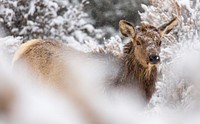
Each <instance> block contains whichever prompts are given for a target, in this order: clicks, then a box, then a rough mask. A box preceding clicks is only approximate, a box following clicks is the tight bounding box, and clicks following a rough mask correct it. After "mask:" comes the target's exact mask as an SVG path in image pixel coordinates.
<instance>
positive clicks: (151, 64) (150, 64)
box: [147, 62, 159, 67]
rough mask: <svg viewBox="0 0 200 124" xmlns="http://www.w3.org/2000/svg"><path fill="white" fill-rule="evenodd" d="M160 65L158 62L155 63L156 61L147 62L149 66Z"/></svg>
mask: <svg viewBox="0 0 200 124" xmlns="http://www.w3.org/2000/svg"><path fill="white" fill-rule="evenodd" d="M158 65H159V63H156V64H155V63H150V62H147V66H148V67H153V66H154V67H156V66H158Z"/></svg>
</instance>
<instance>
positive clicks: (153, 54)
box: [13, 18, 178, 101]
mask: <svg viewBox="0 0 200 124" xmlns="http://www.w3.org/2000/svg"><path fill="white" fill-rule="evenodd" d="M177 23H178V19H177V18H174V19H172V20H171V21H169V22H168V23H166V24H164V25H162V26H160V27H159V28H156V27H154V26H152V25H149V24H145V23H141V25H140V26H138V27H134V26H133V25H132V24H131V23H129V22H127V21H125V20H121V21H120V22H119V28H120V31H121V33H122V35H124V36H125V37H128V38H130V39H131V41H130V42H129V43H127V44H126V45H124V51H123V55H121V56H114V55H110V54H109V55H108V54H106V53H82V52H80V51H77V50H75V49H73V48H70V47H68V46H66V45H65V44H64V43H62V42H55V41H52V40H42V39H35V40H30V41H28V42H26V43H24V44H23V45H21V47H20V48H19V50H18V51H17V52H16V53H15V55H14V57H13V67H14V68H15V67H16V66H17V65H18V63H19V62H20V61H24V62H26V63H27V64H28V66H27V68H28V70H32V71H33V72H34V75H35V76H36V77H38V78H41V79H43V80H45V81H51V82H53V84H54V86H56V87H59V88H62V87H66V86H65V84H64V83H63V82H67V81H66V79H67V80H68V79H69V78H71V76H72V75H70V73H69V71H70V70H68V67H67V66H66V65H67V63H64V61H65V60H66V58H67V57H68V56H74V55H77V54H79V55H81V56H97V57H96V58H95V59H98V55H100V56H101V58H104V59H103V60H104V61H111V60H110V59H112V62H113V61H115V62H116V64H117V65H118V66H117V67H119V69H118V72H117V75H116V76H114V78H113V79H112V80H110V81H112V82H111V83H110V85H112V86H113V87H134V88H136V89H139V91H140V93H141V94H142V96H143V97H144V99H146V100H147V101H149V100H150V98H151V97H152V95H153V93H154V91H155V85H156V84H155V83H156V79H157V66H158V64H159V63H160V56H159V53H160V46H161V39H162V37H163V36H164V35H165V34H167V33H169V32H170V31H171V30H172V29H173V28H174V27H175V26H176V25H177ZM69 53H70V54H71V53H73V55H69ZM108 56H111V57H108ZM64 58H65V59H64ZM113 58H114V59H113ZM70 59H73V57H71V58H70ZM99 59H100V58H99ZM72 77H73V76H72ZM75 78H76V77H75ZM67 90H70V88H68V89H67Z"/></svg>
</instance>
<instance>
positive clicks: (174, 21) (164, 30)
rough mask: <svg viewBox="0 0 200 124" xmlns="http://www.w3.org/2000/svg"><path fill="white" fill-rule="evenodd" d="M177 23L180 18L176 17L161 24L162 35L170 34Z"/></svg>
mask: <svg viewBox="0 0 200 124" xmlns="http://www.w3.org/2000/svg"><path fill="white" fill-rule="evenodd" d="M177 24H178V18H177V17H175V18H174V19H172V20H171V21H170V22H168V23H166V24H164V25H162V26H160V27H159V28H158V29H159V31H160V35H161V37H163V36H164V35H165V34H168V33H169V32H170V31H171V30H172V29H173V28H174V27H175V26H176V25H177Z"/></svg>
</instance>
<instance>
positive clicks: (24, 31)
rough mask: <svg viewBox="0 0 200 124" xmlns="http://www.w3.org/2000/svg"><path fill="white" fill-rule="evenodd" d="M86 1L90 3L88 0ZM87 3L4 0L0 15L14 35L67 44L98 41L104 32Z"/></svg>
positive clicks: (0, 5) (0, 7)
mask: <svg viewBox="0 0 200 124" xmlns="http://www.w3.org/2000/svg"><path fill="white" fill-rule="evenodd" d="M84 3H86V2H84ZM84 3H80V4H78V5H72V4H69V2H67V1H63V0H62V1H59V0H2V1H1V4H0V18H1V21H2V22H3V24H5V25H6V27H7V28H8V29H9V32H10V35H12V36H23V38H24V40H25V41H26V40H28V39H33V38H53V39H57V40H62V41H64V42H67V43H77V44H84V43H85V42H94V43H95V42H96V43H98V41H99V40H100V39H102V38H103V36H104V33H103V32H102V31H101V30H99V29H95V28H94V27H93V25H91V24H90V21H89V20H90V19H89V17H88V15H87V14H86V13H85V12H83V11H82V8H83V6H84Z"/></svg>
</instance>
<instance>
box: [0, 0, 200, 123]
mask: <svg viewBox="0 0 200 124" xmlns="http://www.w3.org/2000/svg"><path fill="white" fill-rule="evenodd" d="M103 1H104V0H102V6H105V5H104V4H103V3H106V4H107V1H104V2H103ZM127 1H128V0H127ZM89 2H90V1H82V2H80V1H79V0H1V1H0V25H1V28H0V30H1V31H0V36H1V38H0V58H1V59H0V124H7V123H11V124H12V123H13V124H16V123H19V124H21V123H26V124H27V123H34V124H39V123H52V124H55V123H56V124H68V123H73V124H84V123H86V124H87V123H93V124H94V123H95V124H107V123H108V124H124V123H130V124H146V123H148V124H149V123H150V124H151V123H152V124H166V123H167V124H168V123H169V124H171V123H174V124H178V123H185V124H190V123H191V122H192V123H197V124H198V123H199V122H200V119H199V107H200V101H199V100H200V99H199V98H200V93H199V91H200V90H199V89H200V85H199V81H200V77H199V74H200V71H199V68H200V64H199V63H200V42H199V34H200V21H199V17H200V16H199V15H200V11H199V9H200V1H199V0H149V2H150V4H148V5H147V4H141V7H142V9H143V10H142V11H140V12H139V15H140V18H141V20H142V22H144V23H145V24H150V25H153V26H155V27H160V26H161V25H163V24H165V23H167V22H169V21H170V20H171V19H173V18H174V17H177V18H178V20H179V21H178V25H177V26H176V27H175V29H173V30H172V31H171V32H170V33H169V34H167V35H165V36H164V37H163V38H162V44H161V53H160V57H161V64H160V65H159V66H158V69H159V71H158V80H157V82H156V92H155V93H154V94H153V96H152V98H151V100H150V102H149V104H148V105H147V106H146V107H144V106H141V104H138V102H136V99H138V98H135V97H133V96H132V95H131V94H129V92H128V91H127V93H125V94H121V93H119V92H116V93H115V94H114V95H113V94H112V95H113V96H112V95H111V94H109V93H102V91H103V92H104V90H105V88H104V87H102V85H101V82H102V80H101V78H102V77H103V76H104V75H103V74H104V73H105V72H102V71H101V68H100V67H96V66H97V65H98V64H97V63H90V64H88V65H83V66H82V67H84V70H85V69H88V70H87V72H86V71H84V70H78V69H79V66H74V65H73V64H74V63H81V64H82V63H84V61H80V59H76V61H73V64H72V65H73V66H74V68H76V69H75V71H74V73H76V74H78V75H79V76H80V78H79V80H82V81H83V79H84V81H83V84H82V85H80V86H77V87H76V88H77V89H74V92H75V94H73V93H68V95H65V94H64V95H63V94H62V93H59V92H58V91H57V90H53V89H51V88H47V87H44V86H41V85H40V82H39V81H37V80H34V79H32V77H31V76H30V75H23V74H24V73H23V66H22V67H21V68H22V70H21V71H19V72H12V70H11V68H12V67H11V66H12V65H11V61H12V57H13V54H14V53H15V51H16V50H17V49H18V48H19V46H20V45H21V44H22V43H24V42H26V41H27V40H30V39H34V38H42V39H45V38H51V39H55V40H59V41H62V42H64V43H66V45H68V46H70V47H73V48H75V49H77V50H80V51H82V52H85V53H87V52H100V53H109V54H110V53H111V54H113V55H114V56H121V55H122V53H123V46H124V44H125V43H127V41H126V40H125V41H124V40H122V38H121V35H119V34H118V35H112V37H110V38H109V39H106V38H105V36H106V35H107V34H106V33H105V32H106V31H104V30H105V29H106V27H109V26H106V27H104V25H103V24H102V25H101V24H100V23H99V24H96V25H98V28H96V27H95V26H94V25H95V24H94V23H95V22H98V18H97V17H96V18H95V16H94V14H93V17H90V16H89V14H91V13H95V10H91V11H89V14H87V12H88V11H87V12H85V11H84V6H88V5H89V4H90V3H89ZM94 3H98V1H95V0H94V1H91V4H94ZM145 3H146V1H145ZM113 5H116V6H115V7H116V8H115V10H116V9H119V8H123V7H122V5H121V4H120V2H119V1H116V3H115V4H113ZM99 6H100V5H99ZM100 8H101V7H100ZM126 8H127V7H126ZM126 8H125V7H124V11H126ZM98 9H99V8H98ZM110 9H111V8H110ZM128 9H131V8H128ZM100 10H101V9H100ZM100 10H98V11H100ZM120 10H123V9H119V10H118V11H115V12H116V15H118V16H121V17H120V18H118V19H124V17H123V15H122V14H121V11H120ZM135 11H138V10H135ZM111 13H112V12H110V13H106V14H105V15H104V16H105V18H109V17H110V16H111V15H112V14H111ZM129 16H133V15H132V14H130V15H129ZM95 19H97V20H95ZM112 19H113V18H112ZM112 19H111V18H110V21H111V22H112ZM127 19H130V18H127ZM118 21H119V20H118ZM108 22H109V21H108ZM134 25H135V24H134ZM135 26H136V25H135ZM107 30H108V28H107ZM112 30H114V29H112ZM111 32H112V31H111ZM113 32H117V31H113ZM84 60H85V59H84ZM86 61H87V60H86ZM91 65H95V69H96V71H95V72H93V71H91V67H92V66H91ZM87 67H89V68H87ZM101 67H102V68H106V66H101ZM97 72H99V73H97ZM29 76H30V77H29ZM85 77H86V78H85ZM89 77H93V79H92V80H89ZM30 79H31V80H30ZM93 82H96V83H97V84H93ZM94 87H96V88H95V89H94ZM97 87H98V88H97ZM76 91H77V92H76ZM73 98H74V99H73ZM77 103H79V104H77Z"/></svg>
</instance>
